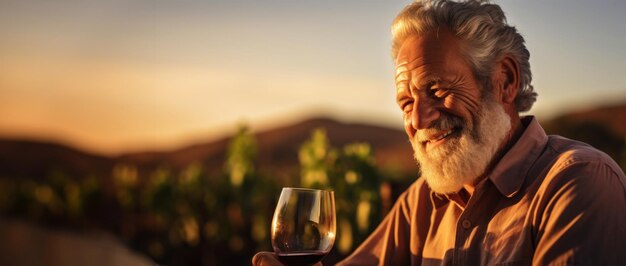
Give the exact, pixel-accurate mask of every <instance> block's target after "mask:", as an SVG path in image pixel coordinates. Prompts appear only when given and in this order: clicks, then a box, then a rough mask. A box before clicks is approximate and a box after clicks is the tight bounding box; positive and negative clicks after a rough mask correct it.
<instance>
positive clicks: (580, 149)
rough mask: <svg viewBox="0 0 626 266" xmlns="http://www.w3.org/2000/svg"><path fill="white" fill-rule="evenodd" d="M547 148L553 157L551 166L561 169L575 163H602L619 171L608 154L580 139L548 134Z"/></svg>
mask: <svg viewBox="0 0 626 266" xmlns="http://www.w3.org/2000/svg"><path fill="white" fill-rule="evenodd" d="M547 148H548V149H549V151H547V152H548V153H549V154H550V155H551V156H553V157H554V163H553V168H557V169H563V168H567V167H570V166H572V165H576V164H602V165H606V166H608V167H609V168H611V169H613V170H614V171H621V170H619V166H618V165H617V163H616V162H615V161H614V160H613V159H612V158H611V157H610V156H608V155H607V154H606V153H604V152H602V151H600V150H598V149H596V148H594V147H593V146H591V145H589V144H587V143H584V142H581V141H577V140H573V139H568V138H565V137H562V136H558V135H550V136H548V146H547Z"/></svg>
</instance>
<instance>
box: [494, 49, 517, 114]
mask: <svg viewBox="0 0 626 266" xmlns="http://www.w3.org/2000/svg"><path fill="white" fill-rule="evenodd" d="M519 80H520V71H519V65H518V64H517V61H516V60H515V59H514V58H513V57H511V56H508V55H507V56H504V57H502V58H501V59H500V60H499V61H498V62H497V65H496V69H495V70H494V72H493V76H492V82H493V87H494V90H495V91H494V93H495V95H496V97H497V99H499V100H500V101H502V103H504V104H515V103H514V102H515V96H517V88H519Z"/></svg>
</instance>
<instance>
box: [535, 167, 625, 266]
mask: <svg viewBox="0 0 626 266" xmlns="http://www.w3.org/2000/svg"><path fill="white" fill-rule="evenodd" d="M611 163H612V162H606V161H591V162H573V163H571V164H567V165H566V166H565V167H562V170H558V171H554V172H555V173H549V174H548V177H547V178H549V179H550V182H547V183H546V182H544V184H546V186H545V187H544V188H543V190H544V193H545V194H544V197H543V199H542V203H541V205H542V206H543V207H542V208H540V210H539V212H538V213H537V214H536V216H535V219H537V221H538V227H537V229H536V230H537V231H536V234H535V235H536V240H535V243H536V249H535V254H534V257H533V263H532V264H533V265H620V264H623V263H624V262H626V255H625V254H626V252H625V251H626V178H625V177H624V174H623V173H622V172H621V170H620V169H617V166H616V165H615V164H611Z"/></svg>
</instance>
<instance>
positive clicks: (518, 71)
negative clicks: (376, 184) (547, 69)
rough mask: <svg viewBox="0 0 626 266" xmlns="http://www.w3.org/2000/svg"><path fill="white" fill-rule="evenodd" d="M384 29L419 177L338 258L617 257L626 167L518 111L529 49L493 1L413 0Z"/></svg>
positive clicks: (415, 261) (265, 261) (625, 233)
mask: <svg viewBox="0 0 626 266" xmlns="http://www.w3.org/2000/svg"><path fill="white" fill-rule="evenodd" d="M392 32H393V48H392V53H393V58H394V60H395V64H396V72H395V73H396V74H395V81H396V99H397V103H398V105H399V107H400V109H402V112H403V118H404V129H405V130H406V133H407V135H408V136H409V139H410V141H411V144H412V146H413V149H414V151H415V158H416V160H417V162H418V163H419V165H420V167H421V170H422V178H420V179H418V180H417V181H416V182H415V183H414V184H413V185H412V186H411V187H410V188H409V189H408V190H407V191H405V192H404V193H403V194H402V195H401V196H400V197H399V199H398V201H397V202H396V204H395V206H394V207H393V209H392V210H391V211H390V213H389V214H388V215H387V217H386V218H385V219H384V220H383V222H382V223H381V224H380V226H379V227H378V228H377V229H376V230H375V231H374V232H373V233H372V235H371V236H370V237H369V238H368V239H367V240H366V241H365V242H364V243H362V245H361V246H360V247H359V248H358V249H357V250H356V251H355V252H354V253H353V254H352V255H351V256H349V257H348V258H346V259H345V260H344V261H343V262H342V263H341V264H342V265H442V264H443V265H531V264H532V265H544V264H557V265H620V264H621V265H623V264H625V263H626V177H624V173H623V172H622V170H621V169H620V168H619V167H618V166H617V164H616V163H615V162H614V161H613V160H611V159H610V158H609V157H608V156H607V155H606V154H604V153H602V152H600V151H597V150H596V149H594V148H592V147H590V146H589V145H586V144H584V143H581V142H577V141H573V140H569V139H566V138H563V137H559V136H547V135H546V134H545V132H544V131H543V129H542V128H541V126H540V125H539V123H538V122H537V121H536V119H535V118H533V117H520V116H519V114H518V112H524V111H528V110H529V109H530V108H531V106H532V104H533V103H534V101H535V98H536V93H535V92H534V91H533V87H532V85H531V84H530V83H531V72H530V66H529V62H528V59H529V53H528V50H527V49H526V47H525V45H524V40H523V38H522V36H521V35H520V34H519V33H518V32H517V30H516V29H515V28H514V27H511V26H509V25H507V24H506V18H505V16H504V13H503V12H502V10H501V9H500V7H499V6H497V5H494V4H489V3H481V2H477V1H468V2H462V3H456V2H450V1H424V2H416V3H413V4H410V5H409V6H407V7H406V8H405V9H404V10H403V11H402V12H401V13H400V14H399V15H398V17H397V18H396V19H395V21H394V23H393V26H392ZM253 263H254V264H256V265H273V264H274V263H278V261H277V260H276V257H275V256H274V255H273V254H271V253H259V254H257V256H255V258H254V259H253Z"/></svg>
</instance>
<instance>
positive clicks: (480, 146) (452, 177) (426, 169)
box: [411, 99, 511, 194]
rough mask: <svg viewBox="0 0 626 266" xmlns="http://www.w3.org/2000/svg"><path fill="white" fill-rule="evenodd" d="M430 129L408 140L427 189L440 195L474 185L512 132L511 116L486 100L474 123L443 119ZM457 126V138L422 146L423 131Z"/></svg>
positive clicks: (453, 118) (499, 106)
mask: <svg viewBox="0 0 626 266" xmlns="http://www.w3.org/2000/svg"><path fill="white" fill-rule="evenodd" d="M439 120H440V121H438V122H436V123H435V126H434V127H433V128H430V129H422V130H418V132H417V133H416V134H415V137H414V139H412V140H411V144H412V146H413V151H414V156H415V159H416V160H417V162H418V164H419V165H420V170H421V172H422V177H423V178H425V179H426V183H427V184H428V186H430V188H431V189H432V190H433V191H434V192H436V193H440V194H449V193H454V192H458V191H459V190H461V188H463V185H465V184H473V183H474V182H475V181H476V180H477V179H478V178H479V177H480V176H481V175H483V174H484V173H485V171H486V170H487V166H488V165H489V164H490V163H491V160H492V159H493V157H494V155H495V154H496V152H497V151H498V148H500V144H502V141H503V140H504V138H505V136H506V134H507V133H508V132H509V130H510V129H511V120H510V117H509V116H508V115H507V114H506V113H505V112H504V109H503V108H502V106H501V105H499V104H497V103H496V102H495V101H493V100H491V101H490V100H489V99H487V100H486V103H485V104H483V106H482V108H481V110H479V114H478V115H477V118H476V119H475V122H474V123H473V128H467V127H468V126H469V124H468V123H467V122H465V123H463V121H462V120H461V119H460V118H457V117H449V116H446V117H442V118H440V119H439ZM451 126H455V127H456V126H460V127H462V129H461V134H460V136H449V137H448V138H450V139H448V140H446V142H444V143H441V145H438V146H436V147H432V148H430V149H428V151H426V147H425V146H424V145H423V144H422V142H423V140H424V138H425V136H427V134H426V132H436V131H440V130H446V129H449V128H450V127H451Z"/></svg>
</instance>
